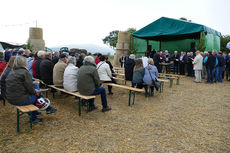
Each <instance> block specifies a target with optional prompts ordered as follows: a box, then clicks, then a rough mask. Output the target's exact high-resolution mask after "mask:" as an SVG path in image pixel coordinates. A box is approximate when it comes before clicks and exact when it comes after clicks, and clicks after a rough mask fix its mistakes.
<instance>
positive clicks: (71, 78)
mask: <svg viewBox="0 0 230 153" xmlns="http://www.w3.org/2000/svg"><path fill="white" fill-rule="evenodd" d="M67 64H68V65H67V67H66V68H65V71H64V81H63V87H64V89H65V90H67V91H70V92H74V91H77V73H78V70H79V68H78V67H76V58H75V57H69V58H68V62H67Z"/></svg>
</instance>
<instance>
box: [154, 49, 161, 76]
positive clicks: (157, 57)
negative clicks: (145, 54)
mask: <svg viewBox="0 0 230 153" xmlns="http://www.w3.org/2000/svg"><path fill="white" fill-rule="evenodd" d="M153 61H154V65H155V66H156V67H157V70H158V71H159V72H160V73H161V68H160V61H161V56H160V51H158V52H156V53H155V54H154V56H153Z"/></svg>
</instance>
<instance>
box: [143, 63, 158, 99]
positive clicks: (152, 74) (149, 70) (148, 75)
mask: <svg viewBox="0 0 230 153" xmlns="http://www.w3.org/2000/svg"><path fill="white" fill-rule="evenodd" d="M158 76H159V74H158V70H157V67H156V66H155V65H154V62H153V59H152V58H149V59H148V66H146V67H145V75H144V78H143V81H144V83H145V84H147V85H152V84H153V82H152V80H156V79H157V78H158ZM150 88H151V93H150V96H153V92H154V88H153V86H151V87H150ZM145 93H148V91H147V87H146V88H145Z"/></svg>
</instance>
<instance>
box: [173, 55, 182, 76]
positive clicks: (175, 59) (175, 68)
mask: <svg viewBox="0 0 230 153" xmlns="http://www.w3.org/2000/svg"><path fill="white" fill-rule="evenodd" d="M172 58H173V73H174V74H178V66H179V59H180V55H179V54H178V52H177V51H174V55H173V57H172Z"/></svg>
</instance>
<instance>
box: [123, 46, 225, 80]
mask: <svg viewBox="0 0 230 153" xmlns="http://www.w3.org/2000/svg"><path fill="white" fill-rule="evenodd" d="M131 58H132V57H131ZM149 58H152V59H153V61H154V65H155V66H156V67H157V70H158V72H159V73H162V70H163V67H164V66H165V72H166V73H168V74H170V73H173V74H180V75H187V76H189V77H195V78H196V79H195V82H197V83H199V82H201V79H202V78H203V79H204V78H205V79H206V80H207V81H206V83H216V82H222V81H223V79H224V78H226V80H229V75H230V53H228V54H227V53H226V52H224V53H222V52H221V51H219V52H216V51H209V52H207V51H205V52H200V51H196V52H194V53H193V52H183V51H182V52H180V53H179V52H177V51H174V53H173V54H172V55H170V53H169V52H168V51H167V50H165V51H164V52H163V51H158V52H155V53H154V54H151V56H150V57H149ZM142 59H143V58H142ZM135 60H136V61H138V59H135ZM120 64H121V67H127V66H128V65H134V61H130V60H129V58H128V56H122V57H121V58H120ZM128 67H129V66H128ZM186 71H187V74H186V73H185V72H186ZM130 72H131V73H132V70H130V69H128V70H127V73H130ZM127 79H128V80H130V78H127Z"/></svg>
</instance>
